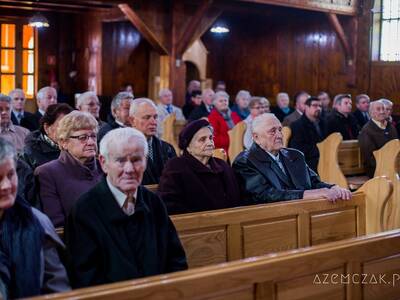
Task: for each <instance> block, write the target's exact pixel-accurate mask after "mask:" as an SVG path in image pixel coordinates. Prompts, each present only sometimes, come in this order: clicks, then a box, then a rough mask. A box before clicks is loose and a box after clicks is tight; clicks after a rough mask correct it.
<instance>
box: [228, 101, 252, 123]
mask: <svg viewBox="0 0 400 300" xmlns="http://www.w3.org/2000/svg"><path fill="white" fill-rule="evenodd" d="M231 110H232V111H234V112H235V113H237V115H238V116H239V117H240V119H242V120H244V119H246V118H247V117H248V116H249V114H250V110H249V109H244V110H242V109H240V108H239V106H238V105H237V104H234V105H233V106H232V108H231Z"/></svg>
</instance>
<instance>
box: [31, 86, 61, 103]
mask: <svg viewBox="0 0 400 300" xmlns="http://www.w3.org/2000/svg"><path fill="white" fill-rule="evenodd" d="M50 90H52V91H53V92H54V93H55V94H56V95H57V90H56V89H55V88H53V87H51V86H45V87H42V88H41V89H40V90H39V91H38V92H37V95H36V99H37V100H39V101H40V100H42V99H43V98H44V97H45V94H46V92H47V91H50Z"/></svg>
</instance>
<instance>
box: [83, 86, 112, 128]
mask: <svg viewBox="0 0 400 300" xmlns="http://www.w3.org/2000/svg"><path fill="white" fill-rule="evenodd" d="M100 107H101V104H100V100H99V98H98V97H97V95H96V93H95V92H84V93H83V94H80V95H79V97H78V99H76V108H77V109H78V110H80V111H81V112H86V113H89V114H91V115H92V116H93V117H94V118H95V119H96V120H97V122H98V123H99V128H100V127H101V126H103V125H105V124H106V122H104V121H102V120H100Z"/></svg>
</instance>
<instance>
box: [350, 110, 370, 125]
mask: <svg viewBox="0 0 400 300" xmlns="http://www.w3.org/2000/svg"><path fill="white" fill-rule="evenodd" d="M352 115H353V117H354V118H355V119H356V120H357V124H358V127H359V128H360V129H361V128H363V127H364V125H365V124H366V123H367V122H368V121H369V119H368V118H365V117H364V115H363V113H362V112H361V111H360V110H359V109H358V108H357V109H356V110H355V111H354V112H353V113H352Z"/></svg>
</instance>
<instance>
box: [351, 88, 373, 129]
mask: <svg viewBox="0 0 400 300" xmlns="http://www.w3.org/2000/svg"><path fill="white" fill-rule="evenodd" d="M369 102H370V99H369V96H368V95H366V94H361V95H357V96H356V107H357V109H356V110H355V111H354V112H353V116H354V117H355V118H356V120H357V123H358V127H359V128H360V129H361V128H363V127H364V125H365V124H366V123H367V122H368V121H369V120H370V119H371V117H370V116H369V113H368V110H369Z"/></svg>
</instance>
